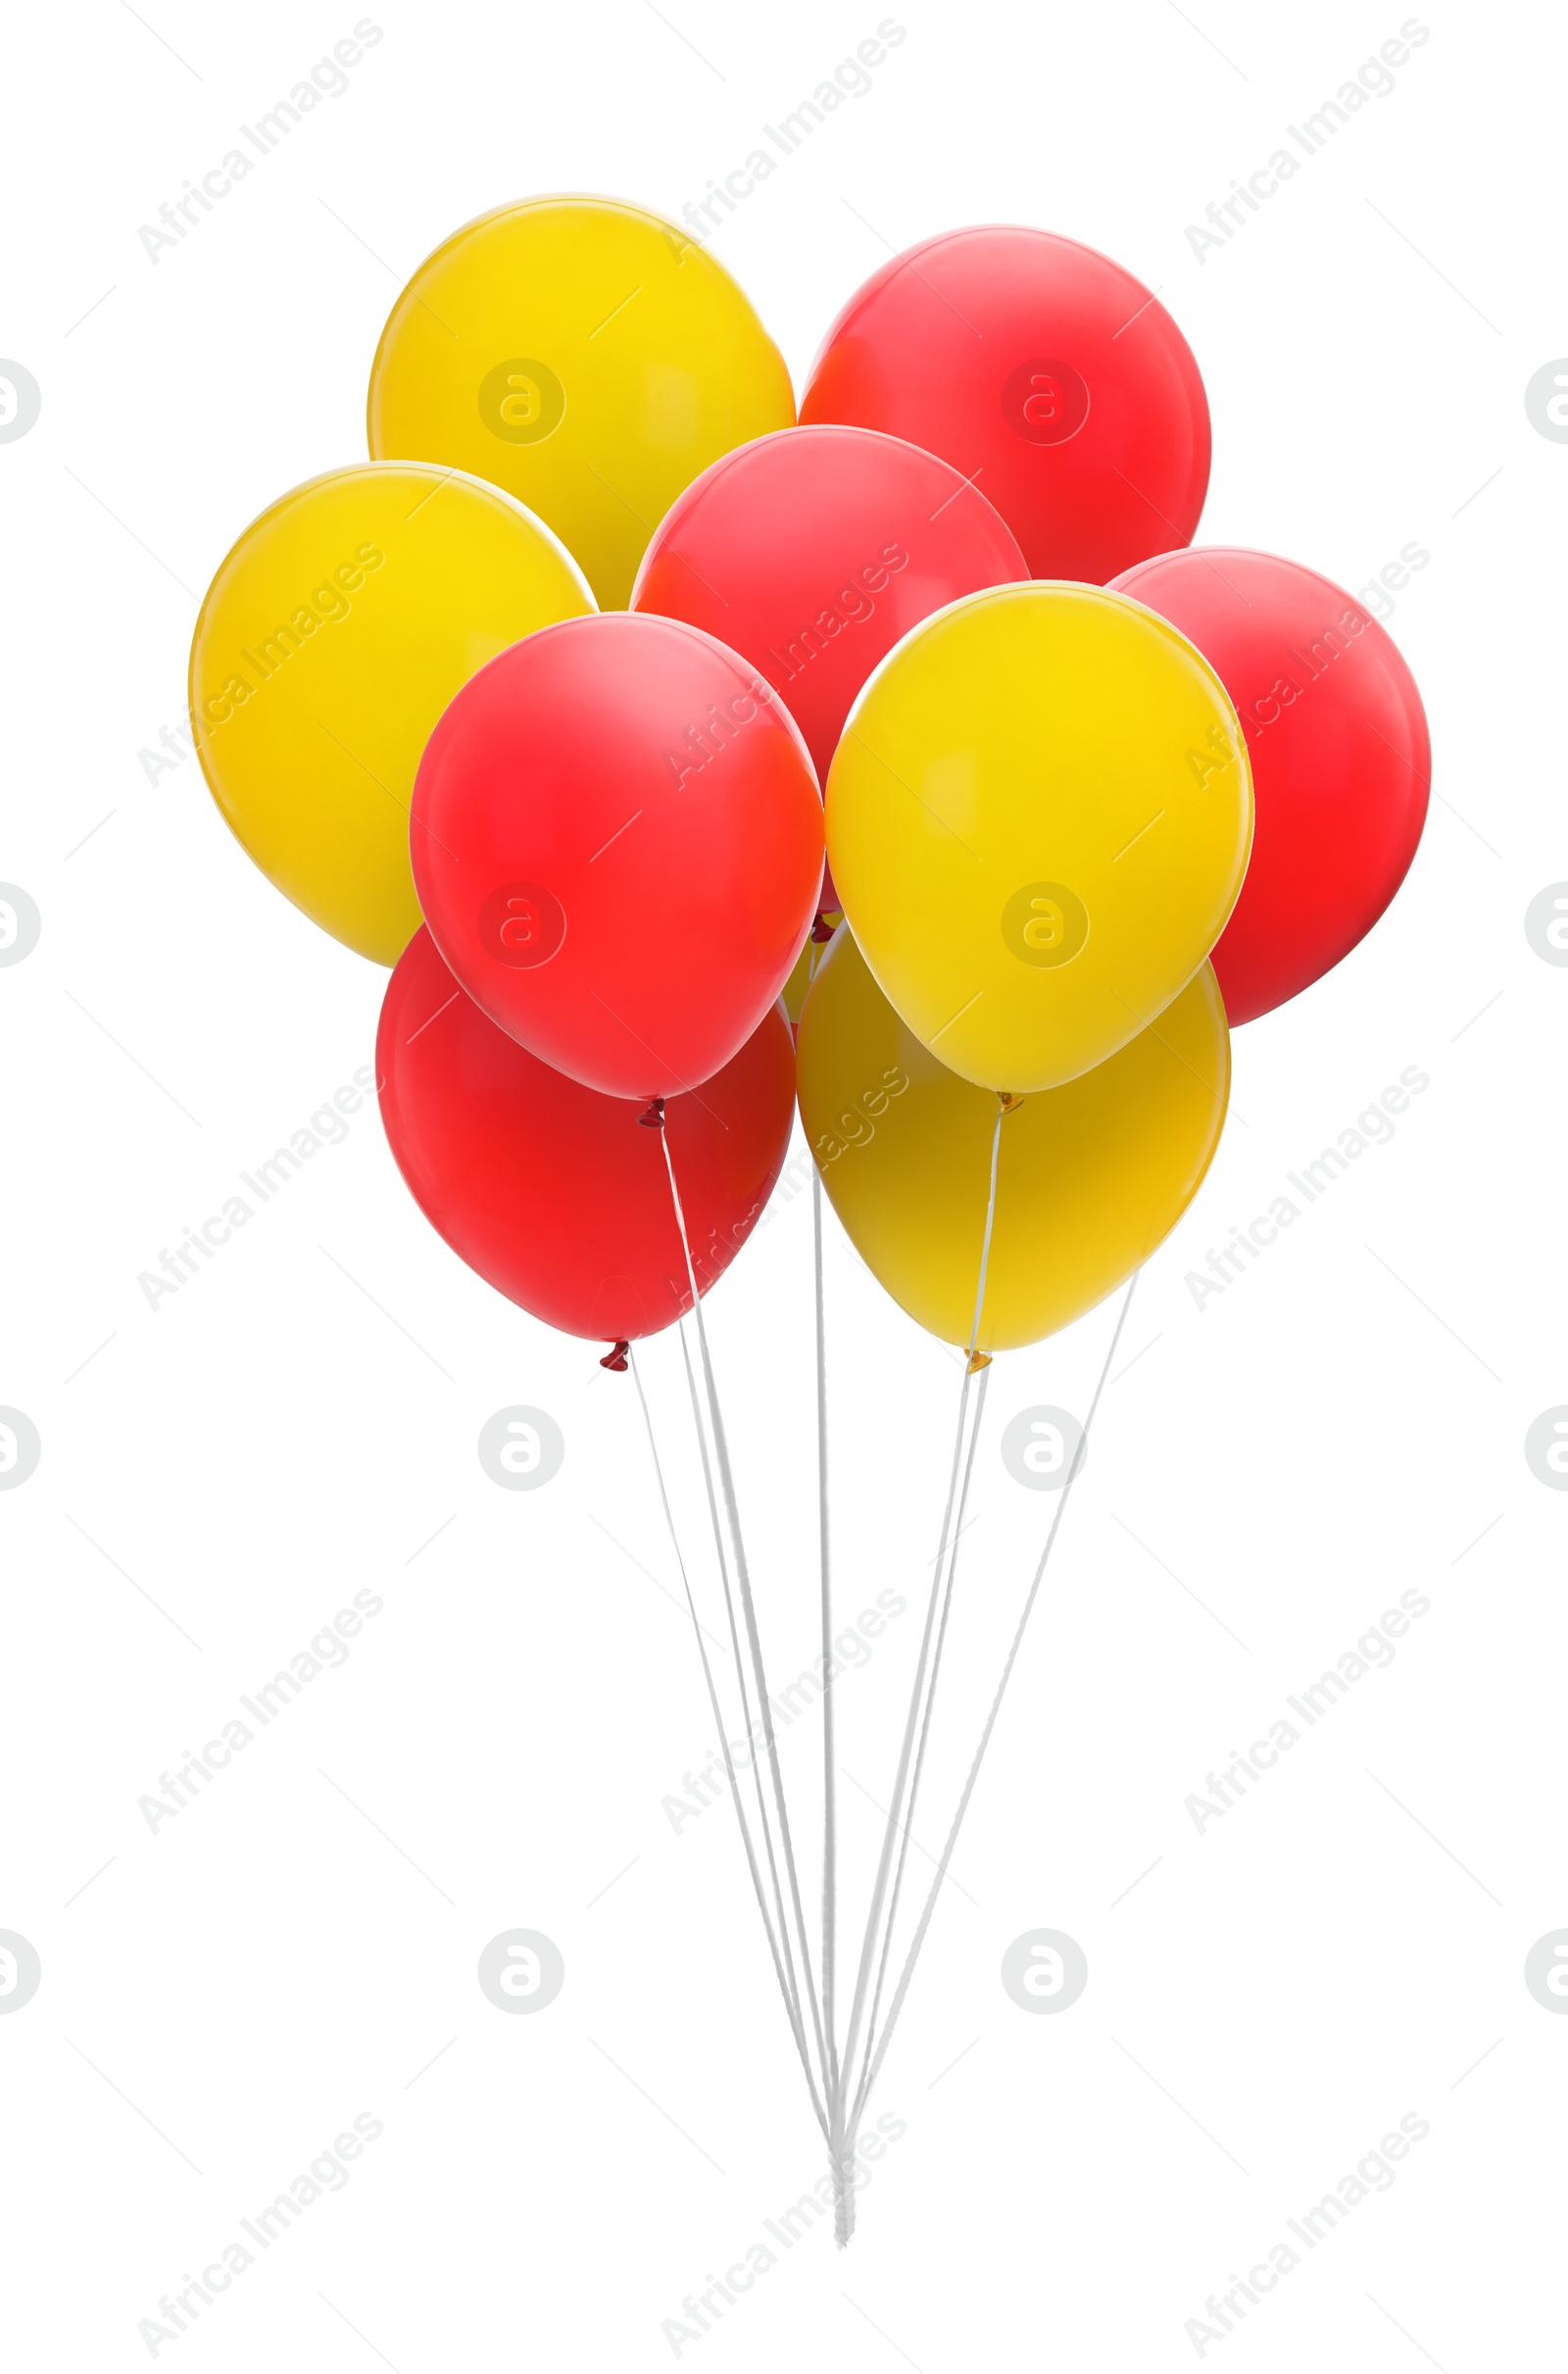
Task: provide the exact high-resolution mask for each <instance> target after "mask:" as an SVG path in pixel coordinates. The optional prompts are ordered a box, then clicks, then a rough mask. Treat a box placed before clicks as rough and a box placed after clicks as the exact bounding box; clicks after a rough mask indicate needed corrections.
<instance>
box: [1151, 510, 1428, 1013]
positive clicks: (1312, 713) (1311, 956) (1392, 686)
mask: <svg viewBox="0 0 1568 2374" xmlns="http://www.w3.org/2000/svg"><path fill="white" fill-rule="evenodd" d="M1113 590H1114V591H1115V592H1117V593H1124V594H1131V595H1132V596H1133V598H1134V600H1136V601H1139V602H1144V603H1147V604H1148V606H1149V608H1150V609H1151V610H1154V611H1157V612H1158V613H1159V615H1160V617H1161V618H1168V619H1169V620H1170V622H1171V624H1172V625H1173V626H1177V627H1179V628H1180V629H1181V631H1182V633H1183V634H1184V635H1186V637H1187V639H1188V641H1189V642H1190V643H1196V644H1197V646H1198V648H1199V650H1200V651H1201V653H1202V655H1203V657H1204V659H1205V660H1207V662H1208V663H1209V666H1210V667H1211V668H1213V669H1214V671H1215V673H1216V675H1218V677H1219V678H1220V681H1221V682H1222V683H1223V685H1224V687H1225V689H1226V691H1227V692H1228V693H1229V694H1230V697H1231V699H1232V701H1233V702H1234V703H1235V706H1236V713H1237V716H1238V717H1240V718H1241V721H1242V731H1243V733H1244V734H1245V735H1246V738H1247V748H1248V755H1249V757H1250V760H1251V763H1252V786H1253V791H1254V794H1255V797H1256V804H1257V816H1256V823H1255V826H1254V828H1253V833H1252V856H1251V863H1250V866H1249V867H1248V871H1247V879H1246V881H1245V882H1244V883H1243V885H1242V895H1241V897H1240V898H1239V899H1238V900H1237V902H1236V906H1235V908H1234V909H1233V910H1232V914H1231V919H1230V921H1229V922H1228V923H1227V924H1226V926H1225V929H1224V930H1223V932H1222V933H1221V934H1220V937H1219V941H1218V944H1217V945H1216V947H1215V949H1214V953H1213V957H1212V960H1211V961H1212V964H1213V966H1214V970H1215V972H1216V973H1217V974H1218V976H1219V985H1220V990H1221V993H1222V994H1223V996H1224V999H1225V1011H1226V1013H1227V1014H1228V1015H1229V1017H1230V1020H1231V1022H1232V1024H1233V1025H1235V1024H1236V1023H1238V1022H1250V1021H1253V1020H1255V1018H1256V1017H1257V1015H1258V1014H1267V1013H1268V1012H1269V1011H1270V1009H1271V1008H1273V1007H1275V1006H1282V1005H1283V1004H1284V1003H1285V1000H1286V999H1287V998H1294V997H1295V996H1296V995H1297V994H1298V993H1299V991H1300V990H1303V989H1305V988H1306V987H1307V985H1308V984H1309V983H1310V982H1312V981H1315V980H1317V979H1318V978H1319V977H1320V975H1321V974H1323V973H1325V972H1327V971H1328V970H1329V968H1330V966H1331V965H1334V964H1338V963H1339V962H1340V959H1341V958H1342V957H1344V956H1348V954H1349V952H1350V950H1351V949H1352V948H1353V947H1354V946H1355V944H1356V942H1357V940H1359V939H1361V938H1362V937H1364V935H1365V934H1366V933H1367V932H1369V931H1370V930H1371V928H1372V926H1373V924H1374V923H1375V922H1376V921H1377V919H1378V917H1379V915H1381V914H1382V913H1383V910H1384V909H1385V907H1387V905H1388V904H1389V901H1390V900H1391V899H1392V898H1393V896H1394V894H1395V892H1396V891H1397V889H1398V887H1399V884H1400V883H1401V882H1402V881H1403V880H1404V877H1405V874H1406V872H1407V871H1408V869H1409V866H1410V861H1411V859H1412V858H1413V857H1414V856H1415V852H1416V844H1417V842H1418V841H1419V840H1420V838H1421V830H1422V826H1423V825H1424V824H1425V822H1426V817H1427V790H1428V785H1429V783H1430V781H1431V776H1432V745H1431V742H1430V740H1429V738H1428V735H1427V720H1426V712H1425V711H1424V710H1423V708H1422V706H1421V695H1420V694H1419V693H1418V692H1417V690H1416V688H1415V678H1414V677H1413V676H1412V675H1411V673H1410V670H1409V669H1408V668H1406V666H1405V664H1404V662H1403V660H1402V659H1401V658H1400V656H1399V653H1398V651H1397V648H1396V647H1395V645H1394V643H1393V642H1392V641H1391V640H1390V638H1389V636H1388V635H1386V634H1385V633H1384V631H1383V628H1382V627H1381V626H1380V625H1379V624H1378V623H1377V620H1376V619H1375V618H1372V617H1371V616H1370V614H1369V613H1368V612H1367V611H1365V610H1363V609H1362V608H1361V606H1360V604H1359V603H1358V602H1356V601H1355V600H1354V599H1353V597H1352V596H1351V595H1349V594H1348V593H1347V592H1345V590H1344V588H1343V587H1341V586H1338V585H1335V584H1334V583H1332V582H1331V580H1330V579H1329V578H1327V577H1320V576H1319V575H1318V574H1317V571H1316V570H1315V569H1302V568H1301V567H1299V564H1298V563H1297V562H1295V561H1281V560H1277V559H1276V558H1275V557H1274V556H1273V554H1271V553H1266V552H1235V551H1231V550H1229V549H1227V548H1224V547H1218V548H1213V549H1200V550H1198V551H1196V552H1172V553H1164V554H1162V555H1161V556H1160V558H1159V559H1158V560H1154V561H1146V562H1145V563H1144V564H1143V566H1142V567H1141V568H1138V569H1128V570H1127V571H1126V573H1125V574H1124V575H1122V576H1119V577H1118V578H1117V579H1116V580H1115V584H1114V587H1113Z"/></svg>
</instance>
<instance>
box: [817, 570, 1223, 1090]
mask: <svg viewBox="0 0 1568 2374" xmlns="http://www.w3.org/2000/svg"><path fill="white" fill-rule="evenodd" d="M1251 825H1252V803H1251V785H1250V775H1249V771H1248V765H1247V755H1246V750H1245V747H1244V745H1243V742H1242V737H1241V734H1240V731H1239V728H1238V725H1237V720H1236V715H1235V712H1234V710H1233V709H1232V708H1231V705H1230V701H1229V699H1228V698H1227V696H1226V693H1225V689H1224V687H1223V685H1222V684H1221V683H1220V681H1219V679H1218V677H1217V676H1216V675H1215V673H1214V671H1213V669H1212V668H1210V667H1209V665H1208V663H1207V661H1206V660H1204V659H1202V658H1201V655H1200V654H1199V653H1198V652H1197V651H1195V650H1194V649H1193V646H1192V645H1191V644H1190V643H1189V642H1187V641H1186V639H1185V638H1184V637H1183V636H1182V635H1180V634H1178V633H1177V632H1176V630H1175V629H1174V628H1173V627H1171V626H1170V625H1168V624H1167V623H1166V621H1165V620H1164V619H1162V618H1155V616H1154V615H1153V613H1152V611H1149V610H1146V609H1145V608H1143V606H1142V605H1141V604H1138V603H1135V602H1130V601H1128V600H1127V599H1126V598H1125V596H1123V595H1120V594H1115V593H1110V592H1105V591H1102V590H1101V589H1100V588H1098V587H1094V586H1087V585H1040V584H1034V585H1012V586H1002V587H999V588H998V589H997V590H995V591H994V592H990V593H981V594H973V595H971V596H969V597H968V599H967V600H965V601H962V602H958V603H956V604H954V606H953V607H952V608H951V609H950V610H947V611H943V612H941V613H939V614H938V616H937V617H936V618H931V619H928V620H927V622H926V623H925V624H924V625H923V626H919V627H916V628H915V629H914V631H913V633H911V634H910V635H908V636H907V638H906V639H905V641H904V642H903V643H901V644H900V645H899V646H898V648H897V649H896V650H895V651H894V652H893V653H892V654H891V655H890V656H889V658H888V659H887V660H886V661H885V662H884V663H883V666H882V667H881V668H880V669H879V670H878V672H877V673H876V674H875V675H874V676H873V677H872V679H871V681H870V682H869V684H868V685H867V686H866V688H865V691H864V692H863V693H862V694H861V696H860V699H859V701H858V704H857V706H856V708H855V710H854V711H853V712H852V714H851V717H850V720H849V723H848V725H847V727H846V729H845V733H844V738H843V740H842V742H841V743H840V745H839V750H838V755H837V757H836V758H835V759H834V762H833V767H832V772H831V774H830V776H829V778H828V788H827V837H828V857H829V862H830V864H831V866H832V868H833V878H834V881H835V882H836V884H837V886H838V893H839V897H840V899H841V901H842V902H843V906H844V911H845V914H846V915H848V916H849V919H850V924H851V927H852V929H853V930H854V932H855V936H856V938H857V940H858V942H859V945H860V948H861V951H862V952H863V954H864V956H865V960H866V963H867V964H869V966H870V968H871V970H872V972H873V973H874V974H875V976H876V978H877V980H878V982H879V983H880V985H881V987H882V989H883V991H884V993H885V994H886V995H887V997H888V998H889V999H890V1000H891V1001H892V1003H893V1005H894V1006H896V1007H897V1009H898V1011H899V1013H900V1014H902V1016H903V1017H904V1019H905V1020H906V1021H907V1023H908V1025H909V1027H910V1029H911V1030H912V1031H913V1032H914V1034H915V1036H916V1037H917V1038H919V1039H920V1040H922V1041H923V1042H924V1043H925V1044H926V1045H927V1046H929V1047H930V1048H931V1049H932V1051H933V1053H934V1054H935V1055H936V1056H937V1057H938V1058H939V1059H940V1060H941V1062H943V1063H945V1064H947V1065H948V1066H949V1068H950V1069H952V1070H954V1071H957V1072H960V1073H961V1074H962V1075H963V1076H964V1078H966V1079H969V1080H973V1081H976V1082H978V1083H979V1084H980V1085H981V1086H983V1087H987V1088H995V1089H1014V1090H1027V1089H1038V1088H1054V1087H1057V1086H1059V1085H1060V1084H1061V1083H1062V1082H1063V1081H1064V1080H1070V1079H1072V1078H1074V1077H1075V1076H1076V1075H1077V1073H1079V1072H1081V1071H1087V1070H1088V1069H1089V1068H1090V1066H1091V1065H1092V1064H1095V1063H1103V1062H1104V1060H1105V1058H1106V1057H1107V1056H1110V1055H1113V1054H1114V1053H1115V1051H1116V1049H1117V1048H1118V1047H1122V1046H1125V1044H1126V1043H1127V1041H1128V1040H1129V1039H1131V1038H1133V1037H1134V1036H1136V1034H1137V1033H1138V1032H1139V1031H1140V1030H1141V1029H1143V1028H1144V1027H1145V1026H1146V1024H1148V1023H1150V1022H1152V1020H1153V1019H1154V1017H1155V1016H1156V1015H1157V1014H1159V1013H1160V1011H1161V1009H1162V1008H1163V1007H1165V1006H1167V1005H1168V1004H1169V1003H1170V1000H1171V999H1172V998H1173V997H1175V995H1176V994H1177V992H1178V990H1180V989H1181V988H1182V987H1183V986H1184V985H1185V983H1187V982H1188V981H1190V980H1191V979H1192V977H1193V974H1194V972H1195V971H1196V970H1197V969H1198V967H1199V965H1200V964H1201V963H1202V962H1203V959H1204V957H1205V956H1206V955H1207V953H1208V951H1209V949H1210V948H1211V947H1212V946H1213V944H1214V942H1215V940H1216V939H1217V938H1218V936H1219V933H1220V930H1221V928H1222V927H1223V925H1224V922H1225V919H1226V917H1227V915H1229V914H1230V912H1231V909H1232V907H1233V905H1234V904H1235V901H1236V895H1237V892H1238V891H1239V890H1240V888H1241V884H1242V877H1243V874H1244V873H1245V871H1246V867H1247V853H1248V845H1249V842H1250V836H1251Z"/></svg>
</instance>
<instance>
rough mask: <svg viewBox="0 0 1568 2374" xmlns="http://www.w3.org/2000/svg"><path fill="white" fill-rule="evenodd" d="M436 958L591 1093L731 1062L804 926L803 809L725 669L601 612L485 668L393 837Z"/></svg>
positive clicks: (773, 728)
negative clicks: (402, 845) (401, 832)
mask: <svg viewBox="0 0 1568 2374" xmlns="http://www.w3.org/2000/svg"><path fill="white" fill-rule="evenodd" d="M410 834H411V848H412V852H413V858H414V872H415V879H416V881H417V885H418V892H419V904H420V906H421V908H422V909H423V912H424V915H425V919H426V921H427V922H428V924H429V926H430V931H431V934H432V936H433V937H434V939H435V942H436V945H437V946H438V947H439V949H440V950H441V953H442V955H443V956H444V957H445V959H446V961H447V963H448V964H450V965H451V967H452V969H453V971H454V972H455V973H456V974H457V976H458V978H459V980H461V981H462V983H463V985H464V987H465V988H466V990H467V991H468V993H469V995H470V996H471V997H473V998H474V999H476V1000H477V1002H478V1003H479V1005H480V1006H482V1007H483V1009H484V1011H485V1012H486V1014H489V1015H490V1017H491V1019H492V1020H493V1021H496V1022H498V1023H499V1024H500V1025H501V1027H502V1028H503V1029H504V1030H509V1031H511V1033H512V1035H513V1036H514V1037H515V1039H518V1040H519V1041H520V1042H521V1044H522V1045H523V1046H525V1047H527V1048H529V1049H530V1050H531V1051H532V1053H533V1054H535V1055H537V1056H538V1057H539V1058H540V1059H541V1061H542V1062H544V1063H551V1064H553V1065H554V1066H555V1067H556V1069H558V1070H560V1071H565V1072H568V1073H569V1074H570V1075H571V1077H572V1078H573V1079H577V1080H581V1081H583V1082H584V1083H585V1084H586V1085H587V1086H588V1087H590V1088H597V1089H599V1090H600V1091H601V1092H602V1093H603V1094H605V1095H607V1096H627V1097H630V1096H641V1097H644V1098H647V1097H653V1096H676V1095H679V1094H682V1093H684V1092H686V1091H688V1090H692V1089H698V1088H700V1087H701V1086H702V1084H703V1082H704V1081H705V1080H706V1079H708V1078H709V1077H710V1076H711V1073H713V1072H714V1071H716V1070H718V1068H719V1067H720V1065H721V1064H724V1063H728V1061H729V1059H730V1058H731V1056H733V1055H734V1054H735V1053H736V1051H737V1049H738V1048H739V1047H740V1046H741V1044H742V1042H743V1041H744V1040H745V1039H747V1038H749V1037H750V1036H751V1034H752V1032H753V1031H754V1030H755V1029H756V1028H757V1026H758V1024H759V1023H760V1020H761V1018H762V1016H763V1014H766V1012H767V1010H768V1008H769V1007H770V1006H771V1005H772V1004H773V1002H774V1000H775V999H776V998H777V996H778V994H779V992H780V991H781V990H782V988H783V986H784V984H785V982H786V980H787V979H788V978H789V975H790V971H791V969H792V967H793V965H794V964H795V960H796V958H797V956H798V955H799V954H800V950H801V947H802V944H803V942H804V941H805V938H806V934H807V931H808V929H809V925H810V922H811V917H812V915H814V914H815V912H816V905H817V897H818V892H819V889H820V885H821V879H822V803H821V795H820V793H819V792H818V790H817V786H816V777H815V775H814V774H813V773H812V771H811V763H810V760H809V757H808V756H807V752H806V746H805V744H804V742H803V741H802V740H801V737H800V733H799V731H798V729H797V727H796V725H795V723H794V721H793V719H792V718H791V717H790V716H789V713H788V712H787V711H786V710H785V708H784V707H783V705H782V703H780V702H779V701H778V700H776V699H775V697H774V695H773V693H772V691H771V689H770V687H769V686H768V685H767V684H766V683H764V682H763V681H762V679H761V678H760V676H758V675H757V674H756V672H755V671H754V670H753V669H751V668H747V667H746V665H745V664H744V662H743V661H741V660H740V659H738V658H737V657H736V655H735V653H734V652H732V651H729V650H726V648H725V647H724V645H723V644H722V643H718V642H715V641H714V640H713V638H712V636H711V635H706V634H703V633H701V632H700V631H699V630H698V628H696V627H694V626H686V625H683V624H681V623H679V622H678V621H677V620H674V619H670V618H643V617H637V616H631V615H628V614H626V613H624V612H607V613H605V614H604V615H603V616H601V617H598V618H577V619H571V620H568V621H567V622H566V624H565V625H564V627H562V628H549V629H546V631H545V632H544V633H543V634H541V635H531V636H529V638H528V639H527V641H526V642H524V643H519V644H518V645H517V646H516V647H515V650H512V651H509V652H507V653H504V654H503V656H502V657H501V658H500V659H499V660H497V661H495V662H493V663H492V665H491V666H490V667H489V668H484V669H483V670H482V671H481V672H480V674H479V675H477V676H476V677H475V678H474V680H473V682H472V683H471V684H468V685H466V687H465V689H464V691H463V693H462V694H461V695H460V696H459V698H458V699H457V700H456V701H454V702H453V704H452V706H451V708H450V709H449V710H448V711H447V713H446V715H445V717H443V718H442V719H441V721H440V723H439V725H438V726H437V727H436V730H435V732H434V733H433V734H432V735H431V737H430V743H429V747H428V748H427V750H426V751H425V754H424V759H423V762H422V764H421V766H420V768H419V775H418V781H417V785H416V788H415V795H414V810H413V816H412V818H411V825H410Z"/></svg>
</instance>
